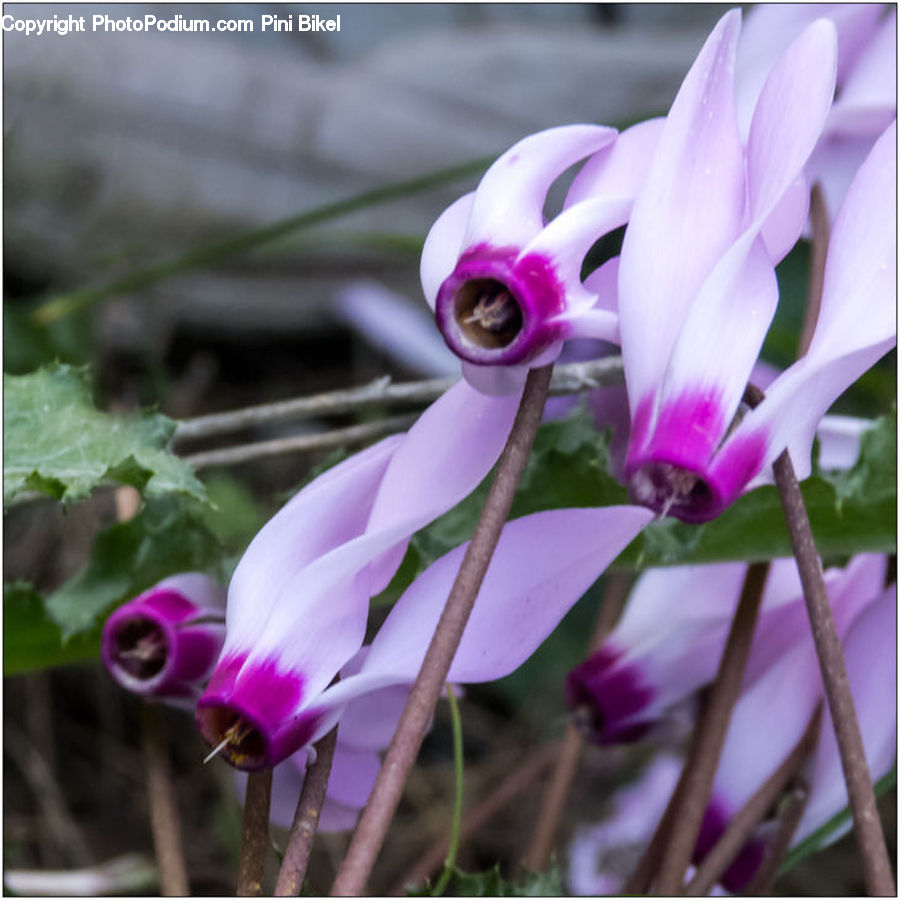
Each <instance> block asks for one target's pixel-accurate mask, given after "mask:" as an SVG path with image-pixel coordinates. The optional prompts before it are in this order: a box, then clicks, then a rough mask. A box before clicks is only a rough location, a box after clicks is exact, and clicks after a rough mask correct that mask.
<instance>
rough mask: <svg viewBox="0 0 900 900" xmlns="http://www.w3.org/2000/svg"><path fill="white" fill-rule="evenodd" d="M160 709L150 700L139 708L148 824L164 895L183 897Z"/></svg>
mask: <svg viewBox="0 0 900 900" xmlns="http://www.w3.org/2000/svg"><path fill="white" fill-rule="evenodd" d="M162 712H163V711H162V710H161V709H160V707H159V706H155V705H153V704H151V703H144V704H143V708H142V710H141V713H142V715H141V725H142V728H141V736H142V743H143V745H144V764H145V766H146V772H147V798H148V800H149V803H150V826H151V830H152V831H153V847H154V850H155V851H156V864H157V868H158V870H159V883H160V891H161V893H162V895H163V896H164V897H183V896H185V895H186V894H187V893H188V877H187V867H186V866H185V862H184V847H183V845H182V843H181V819H180V818H179V816H178V804H177V803H176V800H175V790H174V788H173V787H172V770H171V767H170V766H169V742H168V739H167V736H166V730H165V721H164V720H163V717H162Z"/></svg>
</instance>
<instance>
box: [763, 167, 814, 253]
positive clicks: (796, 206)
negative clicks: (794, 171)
mask: <svg viewBox="0 0 900 900" xmlns="http://www.w3.org/2000/svg"><path fill="white" fill-rule="evenodd" d="M809 190H810V188H809V182H808V181H807V178H806V175H798V176H797V178H796V179H795V180H794V182H793V184H791V186H790V187H789V188H788V189H787V190H786V191H785V192H784V195H783V196H782V198H781V200H779V201H778V203H777V204H776V205H775V208H774V209H773V210H772V212H771V213H769V216H768V217H767V218H766V220H765V222H764V223H763V227H762V237H763V240H764V241H765V242H766V250H768V251H769V256H770V257H771V259H772V262H773V263H775V264H776V265H777V264H778V263H779V262H781V260H782V259H784V257H785V256H787V255H788V253H790V251H791V249H792V248H793V246H794V244H796V243H797V241H798V240H799V239H800V235H801V234H802V233H803V228H804V226H805V225H806V219H807V216H808V214H809Z"/></svg>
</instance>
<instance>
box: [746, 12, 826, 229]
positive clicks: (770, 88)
mask: <svg viewBox="0 0 900 900" xmlns="http://www.w3.org/2000/svg"><path fill="white" fill-rule="evenodd" d="M836 68H837V31H836V30H835V27H834V25H833V23H831V22H830V21H828V20H827V19H819V20H817V21H816V22H814V23H813V24H812V25H810V26H809V27H808V28H806V29H804V31H803V32H802V34H801V35H800V36H799V37H798V38H797V39H796V40H795V41H794V42H793V43H792V44H791V45H790V47H788V49H787V51H786V52H785V53H784V54H783V55H782V56H781V58H780V59H779V60H778V62H777V63H776V64H775V66H774V68H773V69H772V71H771V73H770V74H769V76H768V78H767V79H766V82H765V84H764V85H763V89H762V92H761V94H760V97H759V101H758V102H757V104H756V109H755V111H754V113H753V120H752V121H751V123H750V135H749V137H748V140H747V183H748V192H749V203H750V208H749V217H748V221H749V222H754V223H755V222H760V221H761V220H764V219H765V218H766V217H767V216H768V215H769V213H770V212H771V211H772V209H773V208H774V207H775V205H776V204H777V203H778V202H779V200H780V199H781V197H782V196H783V194H784V192H785V191H786V190H787V189H788V187H789V186H790V185H791V183H792V182H793V181H794V180H795V179H796V178H797V177H798V175H800V173H801V170H802V168H803V165H804V163H805V162H806V160H807V159H808V158H809V155H810V153H812V150H813V147H815V145H816V142H817V141H818V140H819V136H820V134H821V133H822V127H823V125H824V124H825V117H826V116H827V115H828V110H829V109H830V108H831V99H832V96H833V94H834V80H835V71H836Z"/></svg>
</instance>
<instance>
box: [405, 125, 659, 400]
mask: <svg viewBox="0 0 900 900" xmlns="http://www.w3.org/2000/svg"><path fill="white" fill-rule="evenodd" d="M661 124H662V123H661V121H659V120H650V121H648V122H643V123H641V124H640V125H636V126H635V127H634V128H631V129H629V130H628V131H626V132H625V133H624V134H622V135H620V136H618V137H617V133H616V131H615V130H614V129H612V128H605V127H602V126H598V125H569V126H565V127H561V128H550V129H548V130H546V131H541V132H538V133H537V134H533V135H531V136H530V137H527V138H525V139H523V140H522V141H520V142H519V143H518V144H516V145H515V146H513V147H512V148H511V149H510V150H508V151H507V152H506V153H504V154H503V155H502V156H501V157H500V158H499V159H498V160H497V161H496V162H495V163H494V164H493V165H492V166H491V167H490V168H489V169H488V171H487V172H486V173H485V175H484V177H483V178H482V180H481V182H480V184H479V185H478V188H477V190H475V191H474V192H473V193H470V194H466V195H465V196H464V197H461V198H460V199H459V200H457V201H456V202H455V203H454V204H452V205H451V206H450V207H449V208H448V209H447V210H446V211H445V212H444V213H443V214H442V215H441V216H440V217H439V218H438V220H437V222H435V224H434V226H433V227H432V229H431V231H430V232H429V234H428V237H427V239H426V241H425V247H424V249H423V252H422V261H421V277H422V287H423V290H424V292H425V297H426V299H427V300H428V303H429V305H430V306H431V307H432V308H433V309H434V311H435V318H436V320H437V325H438V328H439V329H440V331H441V334H442V335H443V336H444V340H445V341H446V342H447V345H448V346H449V347H450V349H451V350H453V352H454V353H456V354H457V356H459V357H460V358H461V359H462V360H463V374H464V375H465V377H466V378H467V379H468V380H469V381H470V382H471V383H472V384H473V385H475V386H476V387H478V388H479V389H480V390H483V391H485V392H487V393H492V394H504V393H510V392H512V391H515V390H517V389H518V388H520V387H521V385H522V383H523V380H524V376H525V372H526V370H527V369H528V368H529V367H536V366H541V365H546V364H547V363H550V362H553V361H554V360H555V359H556V357H557V356H558V355H559V352H560V348H561V347H562V344H563V341H565V340H566V339H568V338H570V337H578V336H584V337H598V338H603V339H605V340H616V339H617V336H618V324H617V317H616V315H615V312H614V311H612V310H611V309H610V308H609V298H603V297H601V296H600V294H601V293H602V292H603V285H604V284H605V283H606V281H608V279H606V280H605V279H604V277H603V276H602V275H600V274H599V273H598V274H597V279H596V280H595V282H594V283H593V284H592V283H584V284H583V283H582V281H581V267H582V263H583V262H584V258H585V256H586V254H587V251H588V250H589V249H590V247H591V246H592V245H593V244H594V243H595V242H596V241H597V240H598V239H599V238H601V237H602V236H603V235H605V234H607V233H609V232H611V231H613V230H615V229H616V228H618V227H620V226H621V225H623V224H624V223H625V222H626V221H627V219H628V216H629V213H630V212H631V206H632V203H633V200H634V194H635V192H636V190H637V187H638V185H639V184H640V181H641V179H642V178H643V174H644V172H645V170H646V168H647V165H648V164H649V160H650V158H651V156H652V153H653V150H654V148H655V145H656V140H657V138H658V135H659V132H660V128H661ZM591 154H594V156H593V157H592V159H591V160H590V161H589V162H588V163H587V164H586V166H585V167H584V169H583V170H582V171H581V172H580V173H579V176H578V177H577V178H576V180H575V181H574V182H573V184H572V186H571V188H570V190H569V193H568V196H567V199H566V203H565V204H564V208H563V210H562V212H560V213H559V214H558V215H557V216H556V217H555V218H553V219H552V220H551V221H550V222H545V220H544V204H545V201H546V197H547V192H548V190H549V189H550V187H551V185H552V184H553V182H554V181H555V180H556V179H557V178H558V177H559V176H560V175H561V174H562V173H563V172H564V171H565V170H566V169H568V168H569V167H570V166H572V165H574V164H575V163H577V162H579V161H580V160H583V159H585V157H587V156H590V155H591ZM607 271H608V270H607Z"/></svg>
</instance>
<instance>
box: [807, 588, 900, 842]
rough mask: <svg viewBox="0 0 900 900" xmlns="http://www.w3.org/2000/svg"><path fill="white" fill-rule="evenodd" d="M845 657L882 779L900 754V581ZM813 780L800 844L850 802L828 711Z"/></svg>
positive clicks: (865, 616) (871, 758)
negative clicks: (899, 712)
mask: <svg viewBox="0 0 900 900" xmlns="http://www.w3.org/2000/svg"><path fill="white" fill-rule="evenodd" d="M844 658H845V660H846V663H847V677H848V678H849V680H850V690H851V692H852V693H853V699H854V701H855V703H856V711H857V716H858V718H859V726H860V731H861V732H862V738H863V746H864V747H865V750H866V760H867V762H868V764H869V772H870V774H871V776H872V778H873V779H874V780H877V779H878V778H881V777H882V776H883V775H885V774H887V772H888V771H890V768H891V766H892V765H893V764H894V762H895V761H896V756H897V694H896V686H897V667H896V662H897V588H896V585H892V586H891V588H889V589H888V590H886V591H885V592H884V593H883V595H882V596H881V597H880V599H879V600H877V601H876V602H875V603H872V604H871V605H870V606H869V607H868V608H867V609H866V610H865V611H864V612H863V613H862V615H860V617H859V619H858V620H857V621H856V622H855V623H854V625H853V628H852V629H851V631H850V633H849V634H848V635H847V638H846V640H845V642H844ZM810 784H811V787H812V790H811V792H810V796H809V801H808V803H807V806H806V809H805V811H804V814H803V818H802V819H801V820H800V825H799V827H798V829H797V833H796V835H795V837H794V842H795V843H796V842H799V841H802V840H803V839H804V838H805V837H806V836H807V835H809V834H810V833H812V832H813V831H815V830H816V828H818V827H819V826H820V825H822V824H823V823H824V822H827V821H828V819H830V818H831V816H833V815H834V814H835V813H837V812H839V811H840V810H841V809H843V808H844V807H845V806H846V805H847V788H846V785H845V783H844V778H843V773H842V770H841V761H840V755H839V753H838V749H837V741H836V740H835V736H834V725H833V724H832V720H831V716H830V714H829V713H828V712H827V711H826V715H825V718H824V720H823V722H822V736H821V738H820V739H819V745H818V747H817V748H816V754H815V756H814V758H813V761H812V769H811V778H810ZM838 836H839V835H834V838H835V839H836V838H837V837H838Z"/></svg>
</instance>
